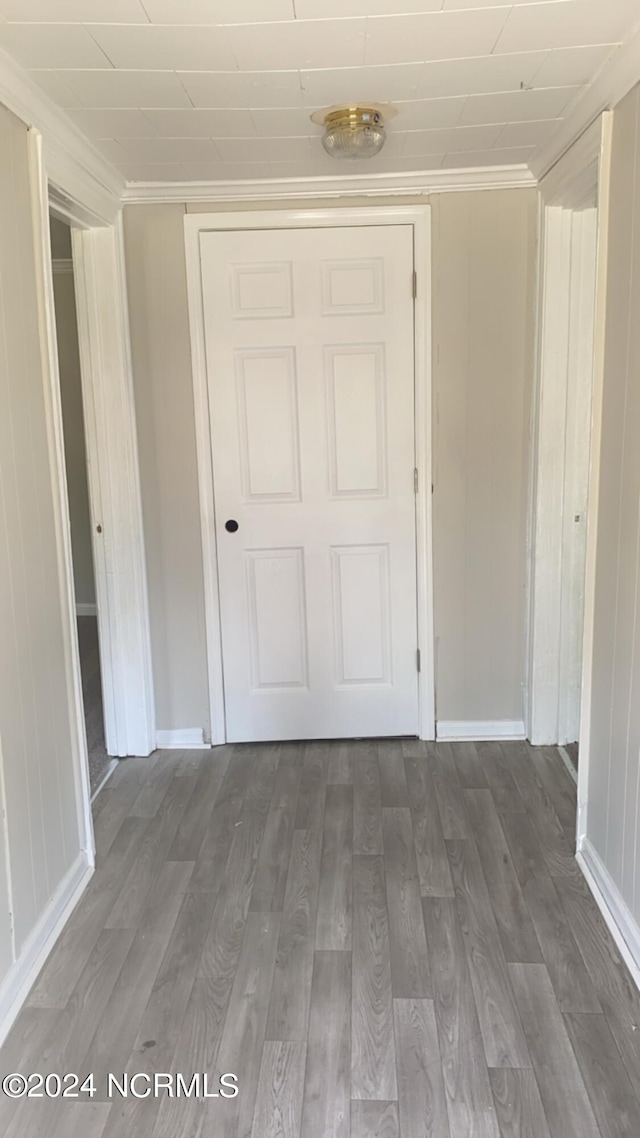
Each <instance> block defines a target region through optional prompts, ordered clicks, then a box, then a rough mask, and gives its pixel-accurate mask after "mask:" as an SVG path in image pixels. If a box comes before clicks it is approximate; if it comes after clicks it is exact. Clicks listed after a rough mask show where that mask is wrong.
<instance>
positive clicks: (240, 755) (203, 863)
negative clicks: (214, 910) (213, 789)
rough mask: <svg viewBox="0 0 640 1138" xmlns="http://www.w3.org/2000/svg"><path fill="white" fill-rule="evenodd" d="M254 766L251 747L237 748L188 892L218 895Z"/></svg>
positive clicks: (197, 857)
mask: <svg viewBox="0 0 640 1138" xmlns="http://www.w3.org/2000/svg"><path fill="white" fill-rule="evenodd" d="M255 763H256V756H255V751H253V750H252V749H251V748H250V747H236V748H234V751H233V754H232V756H231V759H230V761H229V766H228V767H227V770H226V772H225V776H224V778H223V780H222V786H221V787H220V790H219V792H218V796H217V798H216V802H215V806H214V808H213V811H212V813H211V817H210V819H209V825H208V826H207V829H206V831H205V834H204V836H203V839H202V844H201V846H200V849H199V850H198V853H197V856H196V859H195V866H194V869H193V876H192V878H191V882H190V884H189V889H190V891H191V892H194V893H198V892H203V893H219V891H220V885H221V883H222V878H223V876H224V872H225V867H226V864H227V858H228V857H229V852H230V850H231V844H232V842H233V837H234V834H235V831H236V826H237V823H238V820H239V818H240V811H241V810H242V806H243V804H244V798H245V794H246V792H247V787H248V786H249V783H250V782H251V778H252V775H253V771H254V767H255Z"/></svg>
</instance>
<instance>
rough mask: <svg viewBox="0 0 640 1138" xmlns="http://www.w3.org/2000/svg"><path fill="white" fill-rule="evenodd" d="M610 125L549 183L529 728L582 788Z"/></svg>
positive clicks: (594, 131) (588, 135)
mask: <svg viewBox="0 0 640 1138" xmlns="http://www.w3.org/2000/svg"><path fill="white" fill-rule="evenodd" d="M609 132H610V122H609V118H608V116H607V115H603V116H602V117H601V119H600V120H598V121H597V122H595V123H594V124H593V126H592V127H591V128H589V130H588V131H586V132H585V134H584V135H583V136H582V138H581V139H580V140H579V142H578V143H576V144H575V146H574V147H573V148H572V150H571V151H569V152H568V153H567V154H566V155H565V156H564V158H563V159H561V161H560V162H559V163H558V164H557V166H556V167H555V168H554V169H553V170H552V171H551V173H550V174H549V175H548V176H547V177H546V178H545V179H544V180H543V182H542V183H541V186H540V195H541V241H540V248H541V266H540V287H541V295H540V341H539V350H538V374H539V383H538V390H537V393H536V408H535V416H534V419H535V446H534V452H533V453H534V463H533V477H532V488H533V493H532V514H531V516H532V534H531V544H532V569H531V580H530V604H531V610H530V639H529V651H530V655H529V691H528V706H527V712H528V724H527V726H528V738H529V739H530V741H531V743H532V744H534V745H538V746H550V745H555V746H558V747H559V749H560V753H561V755H562V758H563V760H564V762H565V765H566V766H567V768H568V770H569V772H570V773H571V774H572V776H573V778H574V779H575V781H576V782H579V784H582V783H583V781H584V777H585V775H586V760H587V757H588V739H587V738H586V737H585V736H586V730H585V724H587V722H588V704H589V698H590V677H589V675H588V669H587V673H585V669H584V661H585V660H589V659H590V655H591V653H590V644H589V629H590V617H589V614H590V595H589V590H590V589H592V587H593V573H592V560H593V541H592V534H593V532H594V526H595V524H596V520H597V502H595V501H594V500H593V499H594V495H593V493H592V487H593V486H594V476H593V471H594V464H596V463H597V459H598V450H599V437H598V428H597V424H598V386H599V384H598V375H599V355H600V339H601V335H600V324H601V317H602V311H603V304H602V297H603V296H604V294H605V291H606V281H605V280H604V278H603V274H604V273H605V272H606V255H605V250H606V217H607V199H608V178H609V166H608V140H609ZM583 767H584V769H583ZM578 771H580V779H578ZM579 801H580V795H579Z"/></svg>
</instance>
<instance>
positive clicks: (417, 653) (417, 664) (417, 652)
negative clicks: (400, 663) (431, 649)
mask: <svg viewBox="0 0 640 1138" xmlns="http://www.w3.org/2000/svg"><path fill="white" fill-rule="evenodd" d="M421 663H422V662H421V659H420V649H419V648H418V649H416V667H417V670H418V671H419V672H421V671H422V667H421Z"/></svg>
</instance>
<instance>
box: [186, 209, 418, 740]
mask: <svg viewBox="0 0 640 1138" xmlns="http://www.w3.org/2000/svg"><path fill="white" fill-rule="evenodd" d="M430 220H431V211H430V207H429V206H428V205H426V204H425V205H423V206H401V205H388V206H359V207H354V208H338V209H324V210H323V209H312V210H311V209H307V210H265V211H255V212H254V211H247V212H243V213H200V214H198V213H192V214H185V218H184V227H185V251H186V264H187V289H188V298H189V329H190V334H191V359H192V373H193V395H194V407H195V421H196V454H197V463H198V488H199V495H200V520H201V534H202V556H203V570H204V582H205V630H206V645H207V666H208V677H209V706H210V713H211V742H212V743H214V744H216V745H220V744H222V743H224V742H225V741H226V733H225V721H224V687H223V675H222V637H221V630H220V614H219V596H218V566H217V550H216V532H215V508H214V495H213V460H212V454H211V434H210V426H209V423H210V419H209V396H208V385H207V366H206V352H205V338H204V314H203V307H202V279H201V273H200V235H201V233H206V232H212V231H213V232H215V231H217V230H229V229H235V230H238V229H294V228H297V229H305V228H314V229H318V228H322V227H326V228H338V227H340V226H367V225H412V226H413V231H414V267H415V271H416V274H417V298H416V301H415V309H414V312H415V320H414V344H415V351H414V360H415V393H416V395H415V399H416V404H415V405H416V466H417V468H418V471H419V477H418V492H417V494H416V519H417V526H416V542H417V554H418V644H419V647H420V650H421V662H422V668H421V671H420V672H419V674H418V690H419V716H420V718H419V726H420V738H421V739H427V740H432V739H434V738H435V660H434V632H433V554H432V540H433V539H432V533H433V523H432V501H431V498H432V495H431V485H432V447H431V438H432V412H431V225H430Z"/></svg>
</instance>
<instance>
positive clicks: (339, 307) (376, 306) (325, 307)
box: [322, 257, 384, 316]
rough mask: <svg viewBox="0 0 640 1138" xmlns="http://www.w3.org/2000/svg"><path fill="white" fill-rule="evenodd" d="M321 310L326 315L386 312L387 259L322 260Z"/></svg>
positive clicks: (359, 314)
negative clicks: (385, 269) (385, 272)
mask: <svg viewBox="0 0 640 1138" xmlns="http://www.w3.org/2000/svg"><path fill="white" fill-rule="evenodd" d="M322 311H323V314H324V315H325V316H361V315H367V314H370V315H376V314H378V315H380V314H382V313H383V312H384V260H383V259H382V257H373V258H371V259H365V258H359V259H358V260H344V261H342V260H341V261H323V263H322Z"/></svg>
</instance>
